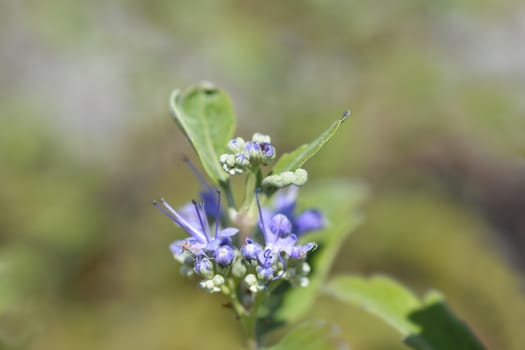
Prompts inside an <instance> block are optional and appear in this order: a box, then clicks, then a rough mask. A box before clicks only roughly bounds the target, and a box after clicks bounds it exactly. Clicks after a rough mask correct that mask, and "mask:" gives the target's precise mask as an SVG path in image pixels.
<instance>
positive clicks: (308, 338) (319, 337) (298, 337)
mask: <svg viewBox="0 0 525 350" xmlns="http://www.w3.org/2000/svg"><path fill="white" fill-rule="evenodd" d="M335 335H336V329H335V328H334V327H333V326H330V325H328V324H326V323H325V322H312V321H310V322H305V323H303V324H300V325H298V326H296V327H295V328H293V329H292V330H291V331H290V332H289V333H287V334H286V335H285V336H284V337H283V338H282V339H281V341H280V342H279V343H278V344H277V345H274V346H272V347H270V348H266V349H267V350H335V349H340V348H341V346H340V345H341V344H340V343H339V342H338V341H337V340H336V339H335Z"/></svg>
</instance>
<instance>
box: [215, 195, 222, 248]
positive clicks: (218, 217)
mask: <svg viewBox="0 0 525 350" xmlns="http://www.w3.org/2000/svg"><path fill="white" fill-rule="evenodd" d="M220 218H221V191H219V190H217V212H216V213H215V238H217V235H218V234H219V221H220Z"/></svg>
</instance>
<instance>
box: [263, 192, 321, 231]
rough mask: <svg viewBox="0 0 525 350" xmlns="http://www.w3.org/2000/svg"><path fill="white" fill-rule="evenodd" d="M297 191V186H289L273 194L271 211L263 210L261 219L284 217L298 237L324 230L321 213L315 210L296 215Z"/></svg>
mask: <svg viewBox="0 0 525 350" xmlns="http://www.w3.org/2000/svg"><path fill="white" fill-rule="evenodd" d="M298 191H299V188H298V187H297V186H290V187H288V188H286V189H282V190H280V191H278V192H277V193H276V194H275V200H274V207H273V209H272V210H270V209H267V208H264V209H263V218H264V219H265V220H266V221H268V220H270V218H271V217H272V216H273V215H275V214H277V213H279V214H283V215H285V216H286V217H287V218H288V220H290V223H291V225H292V228H291V231H292V232H294V233H295V234H296V235H297V236H298V237H300V236H301V235H303V234H305V233H307V232H310V231H316V230H320V229H322V228H324V227H325V225H326V219H325V217H324V215H323V214H322V213H321V211H319V210H317V209H307V210H305V211H303V212H301V213H300V214H299V215H296V214H295V209H296V199H297V193H298Z"/></svg>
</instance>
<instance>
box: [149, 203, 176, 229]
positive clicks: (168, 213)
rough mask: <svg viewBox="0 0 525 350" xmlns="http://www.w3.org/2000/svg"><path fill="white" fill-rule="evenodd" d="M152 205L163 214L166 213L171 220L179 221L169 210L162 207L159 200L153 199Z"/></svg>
mask: <svg viewBox="0 0 525 350" xmlns="http://www.w3.org/2000/svg"><path fill="white" fill-rule="evenodd" d="M153 205H154V206H155V207H156V208H157V209H159V210H160V211H161V212H162V213H163V214H164V215H166V216H167V217H168V218H170V219H171V220H173V221H175V222H176V223H177V224H178V223H179V220H177V218H176V217H175V216H174V215H172V214H171V213H170V212H168V211H167V210H166V209H164V208H163V207H162V206H161V205H160V204H159V202H157V201H153Z"/></svg>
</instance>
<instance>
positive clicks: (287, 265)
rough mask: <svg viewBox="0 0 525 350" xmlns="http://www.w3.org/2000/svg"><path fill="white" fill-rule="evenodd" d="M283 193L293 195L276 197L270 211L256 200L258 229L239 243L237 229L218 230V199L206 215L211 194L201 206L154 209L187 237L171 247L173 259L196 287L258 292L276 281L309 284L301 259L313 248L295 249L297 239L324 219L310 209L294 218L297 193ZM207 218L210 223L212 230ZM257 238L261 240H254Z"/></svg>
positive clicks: (299, 246)
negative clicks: (197, 282)
mask: <svg viewBox="0 0 525 350" xmlns="http://www.w3.org/2000/svg"><path fill="white" fill-rule="evenodd" d="M288 192H293V193H282V194H279V196H280V197H278V199H277V201H276V203H277V204H276V207H275V209H270V208H262V207H261V205H260V201H259V196H258V195H256V198H257V200H256V201H257V208H258V214H259V220H258V222H259V225H258V226H259V230H257V231H256V233H255V234H254V235H253V236H250V237H246V238H245V239H244V241H243V242H241V241H240V239H239V238H238V237H236V236H238V232H239V229H237V228H234V227H222V225H221V223H220V218H221V213H220V211H221V204H220V195H217V196H216V197H217V202H216V204H215V208H216V211H215V213H213V215H211V216H210V215H207V214H206V211H205V207H207V206H208V207H209V206H210V205H209V203H206V199H207V198H208V199H209V198H213V196H210V195H207V196H202V195H201V197H203V200H202V201H201V202H196V201H193V202H192V203H191V204H190V205H187V206H184V207H183V208H182V209H181V210H179V211H177V210H175V209H173V208H172V207H171V206H170V204H168V203H167V202H166V201H165V200H164V199H161V200H160V202H157V201H154V202H153V204H154V205H155V206H156V207H157V208H159V209H160V210H161V211H162V212H163V213H164V214H165V215H166V216H168V217H169V218H170V219H171V220H172V221H173V222H174V223H175V224H177V225H178V226H180V227H181V228H183V229H184V230H185V231H186V232H187V233H188V234H189V235H190V236H189V237H187V238H185V239H182V240H177V241H175V242H173V243H172V244H171V246H170V248H171V252H172V253H173V256H174V257H175V259H176V260H177V261H178V262H180V263H181V264H182V267H181V272H182V273H183V274H185V275H187V276H194V275H196V276H199V277H200V278H201V281H200V286H201V287H202V288H203V289H205V290H207V291H208V292H211V293H213V292H220V291H222V292H224V293H225V294H228V293H230V292H231V288H232V286H236V285H240V286H241V287H242V288H243V289H244V290H248V291H249V292H251V293H257V292H259V291H261V290H264V289H265V288H266V287H267V285H268V284H269V283H270V282H272V281H275V280H288V281H289V282H290V283H291V284H292V285H298V286H303V287H304V286H307V285H308V277H307V276H308V274H309V272H310V266H309V265H308V263H307V262H306V257H307V254H308V252H310V251H312V250H313V249H315V247H316V244H315V243H312V242H310V243H306V244H298V235H299V234H302V233H304V232H307V231H310V230H314V229H320V228H322V227H323V225H324V219H323V217H322V215H321V214H320V213H319V212H318V211H315V210H307V211H305V212H303V213H302V214H300V215H298V216H296V215H294V213H293V212H294V208H295V197H294V196H295V194H296V193H297V191H296V190H291V191H288ZM279 198H281V199H279ZM190 208H192V210H190ZM279 210H280V211H281V212H279ZM210 217H212V218H215V222H214V223H213V224H212V225H210V223H209V220H208V219H209V218H210ZM294 230H297V231H295V233H294ZM258 235H259V236H261V238H262V239H257V238H256V237H257V236H258Z"/></svg>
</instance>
